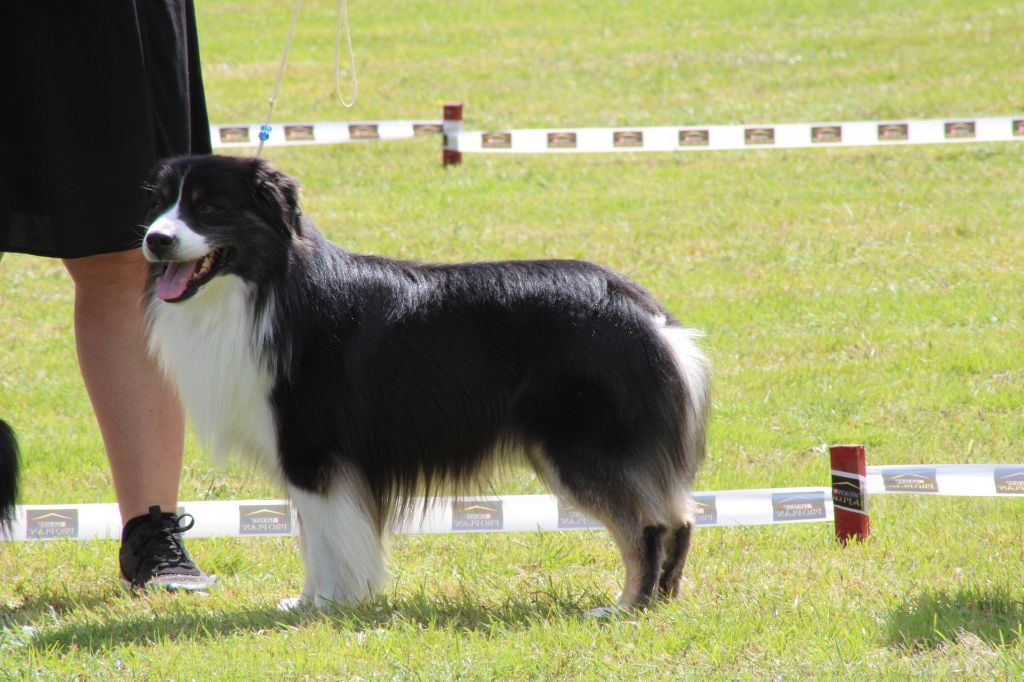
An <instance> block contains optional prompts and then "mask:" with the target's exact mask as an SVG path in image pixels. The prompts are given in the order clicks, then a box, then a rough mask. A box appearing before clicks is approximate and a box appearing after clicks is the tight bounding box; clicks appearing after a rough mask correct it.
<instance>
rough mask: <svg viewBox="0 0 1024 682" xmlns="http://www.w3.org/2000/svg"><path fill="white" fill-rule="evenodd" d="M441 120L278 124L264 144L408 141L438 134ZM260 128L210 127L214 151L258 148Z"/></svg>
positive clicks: (248, 124) (258, 126) (249, 125)
mask: <svg viewBox="0 0 1024 682" xmlns="http://www.w3.org/2000/svg"><path fill="white" fill-rule="evenodd" d="M441 130H442V126H441V122H440V121H362V122H358V121H351V122H349V121H336V122H324V123H278V124H276V125H274V126H273V127H272V128H271V130H270V137H269V138H268V139H267V141H266V142H265V143H264V146H269V147H297V146H302V145H310V144H344V143H346V142H368V141H373V140H405V139H409V138H412V137H421V136H424V135H439V134H440V133H441ZM259 134H260V125H259V124H257V123H240V124H237V125H214V126H210V140H211V142H212V143H213V148H214V149H226V148H228V149H229V148H232V147H255V146H257V145H258V144H259Z"/></svg>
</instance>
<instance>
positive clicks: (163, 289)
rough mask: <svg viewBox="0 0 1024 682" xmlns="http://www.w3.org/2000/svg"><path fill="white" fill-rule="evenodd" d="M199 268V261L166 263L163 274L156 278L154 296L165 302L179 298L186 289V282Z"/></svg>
mask: <svg viewBox="0 0 1024 682" xmlns="http://www.w3.org/2000/svg"><path fill="white" fill-rule="evenodd" d="M198 267H199V261H198V260H193V261H188V262H185V263H168V264H167V269H166V270H164V274H162V275H160V276H159V277H157V278H156V295H157V296H159V297H160V298H161V299H163V300H165V301H173V300H175V299H177V298H181V296H182V294H184V293H185V289H187V288H188V281H189V280H190V279H192V274H193V273H194V272H195V271H196V268H198Z"/></svg>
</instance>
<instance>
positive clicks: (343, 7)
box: [256, 0, 359, 158]
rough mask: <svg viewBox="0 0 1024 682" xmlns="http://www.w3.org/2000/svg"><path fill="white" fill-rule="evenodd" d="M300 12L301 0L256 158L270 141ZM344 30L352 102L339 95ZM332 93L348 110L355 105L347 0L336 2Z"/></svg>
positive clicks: (355, 81) (356, 89) (297, 0)
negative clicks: (275, 108) (271, 122)
mask: <svg viewBox="0 0 1024 682" xmlns="http://www.w3.org/2000/svg"><path fill="white" fill-rule="evenodd" d="M301 10H302V0H295V12H294V13H293V14H292V24H291V26H290V27H289V28H288V39H287V40H286V41H285V44H284V54H282V55H281V65H280V66H278V67H277V81H276V82H275V83H274V92H273V94H271V95H270V99H268V100H267V118H266V120H265V121H264V122H263V125H261V126H260V134H259V138H260V144H259V147H258V148H257V149H256V158H260V157H261V156H262V155H263V143H264V142H266V141H267V140H269V139H270V131H271V126H270V119H271V118H273V116H274V104H275V103H276V102H277V93H278V91H280V89H281V80H282V79H283V78H284V65H285V64H286V63H287V61H288V51H289V50H291V49H292V41H293V40H294V39H295V25H296V24H297V23H298V21H299V12H300V11H301ZM343 26H344V29H345V39H346V42H347V44H348V62H349V73H351V74H352V100H351V101H345V97H344V95H342V94H341V77H340V68H339V67H340V62H341V32H342V27H343ZM334 92H335V93H336V94H337V96H338V100H339V101H340V102H341V103H342V105H343V106H345V107H346V108H348V109H351V108H352V107H354V106H355V104H356V99H357V98H358V97H359V80H358V78H357V77H356V58H355V54H354V53H353V52H352V32H351V31H350V30H349V27H348V0H338V8H337V32H336V33H335V38H334Z"/></svg>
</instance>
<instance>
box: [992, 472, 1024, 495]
mask: <svg viewBox="0 0 1024 682" xmlns="http://www.w3.org/2000/svg"><path fill="white" fill-rule="evenodd" d="M994 477H995V482H996V493H997V494H999V495H1024V467H1000V468H998V469H996V470H995V472H994Z"/></svg>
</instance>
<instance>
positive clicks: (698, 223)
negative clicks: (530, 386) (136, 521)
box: [0, 0, 1024, 680]
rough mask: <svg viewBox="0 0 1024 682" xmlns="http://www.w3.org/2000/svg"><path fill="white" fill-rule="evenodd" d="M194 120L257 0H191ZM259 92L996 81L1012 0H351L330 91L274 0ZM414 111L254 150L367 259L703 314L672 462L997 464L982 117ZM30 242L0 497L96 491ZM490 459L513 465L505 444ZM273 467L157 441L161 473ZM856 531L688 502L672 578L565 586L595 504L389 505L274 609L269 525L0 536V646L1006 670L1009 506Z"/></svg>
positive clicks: (66, 327)
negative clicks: (475, 141)
mask: <svg viewBox="0 0 1024 682" xmlns="http://www.w3.org/2000/svg"><path fill="white" fill-rule="evenodd" d="M200 5H201V6H200V7H199V20H200V31H201V40H202V47H203V58H204V60H205V61H204V67H205V77H206V83H207V89H208V98H209V105H210V110H211V118H212V119H213V121H214V122H219V123H232V122H250V121H257V120H261V119H262V117H263V114H264V102H265V98H266V97H267V96H268V95H269V92H270V90H271V88H272V85H273V77H274V74H275V71H276V65H277V60H278V59H279V57H280V50H281V48H282V47H283V39H284V36H285V33H286V31H287V22H288V20H289V19H290V12H291V9H292V7H291V5H290V3H287V2H278V3H270V2H246V3H240V2H236V3H229V2H213V1H212V0H211V1H210V2H203V3H200ZM305 5H306V8H305V10H304V14H303V18H302V21H301V23H300V27H299V31H298V34H297V36H298V37H297V41H296V44H295V46H294V47H293V50H292V55H291V61H290V62H289V66H288V71H287V74H286V79H285V82H284V85H283V87H282V91H281V95H280V99H279V103H278V105H277V110H276V121H279V122H284V121H300V120H301V121H317V120H344V119H351V120H374V119H396V118H418V119H419V118H436V117H438V116H439V113H440V106H441V103H442V101H444V100H446V99H447V100H461V101H463V102H464V103H465V105H466V117H467V121H466V123H467V126H468V127H470V128H483V129H492V128H502V127H527V126H568V125H580V126H596V125H615V124H630V125H659V124H676V123H679V124H695V123H766V122H767V123H771V122H790V121H810V120H853V119H874V118H924V117H945V116H951V117H959V116H964V115H1005V114H1010V113H1014V112H1017V111H1020V110H1021V95H1020V93H1021V92H1022V91H1024V89H1022V86H1024V82H1022V81H1024V78H1022V76H1021V75H1020V69H1019V65H1020V63H1021V58H1022V47H1021V42H1020V40H1019V36H1020V35H1021V33H1022V31H1024V8H1022V7H1021V6H1020V5H1019V4H1017V3H1011V2H971V3H967V2H927V1H923V0H917V1H908V2H904V3H898V4H896V5H894V4H892V3H886V2H869V1H864V2H856V3H841V4H839V5H836V4H835V3H825V2H810V1H803V2H795V1H794V2H777V3H770V4H768V3H755V2H731V3H727V4H722V3H714V2H709V1H707V0H699V1H694V2H689V3H661V4H659V3H633V4H628V3H627V4H622V3H614V2H605V1H595V2H580V3H539V2H528V3H521V2H519V3H513V2H506V1H504V0H502V1H499V2H494V3H489V4H487V6H486V7H484V6H482V5H479V4H478V3H477V4H472V3H467V4H460V5H455V6H439V5H430V4H423V3H411V2H406V1H405V0H400V1H399V2H394V3H388V4H387V6H386V7H371V6H369V5H360V4H359V3H353V4H352V7H351V19H352V30H353V37H354V42H355V47H356V56H357V59H358V63H359V78H360V100H359V102H358V104H357V106H356V108H355V110H353V111H347V110H344V109H342V108H341V106H340V105H339V104H338V103H337V102H336V100H335V99H334V98H333V81H332V78H331V73H330V69H331V63H332V59H333V57H332V50H333V14H332V13H333V5H334V3H330V2H325V1H320V2H312V1H309V0H307V2H306V3H305ZM439 146H440V143H439V141H438V140H436V139H417V140H412V141H408V142H396V143H375V144H365V145H350V146H344V147H308V148H303V149H291V150H279V149H270V150H268V154H267V155H268V156H269V157H270V158H271V159H272V160H273V161H274V162H275V163H277V164H278V165H279V166H280V167H281V168H282V169H283V170H285V171H287V172H289V173H291V174H293V175H295V176H297V177H298V178H299V179H300V180H301V181H302V183H303V185H304V200H305V208H306V211H307V213H308V214H309V215H310V216H311V217H313V219H314V220H316V221H317V222H318V224H319V225H320V226H321V228H322V229H323V230H324V231H325V232H326V233H327V234H328V235H329V236H330V237H331V238H332V239H333V240H335V241H336V242H338V243H339V244H341V245H343V246H345V247H346V248H350V249H353V250H358V251H365V252H374V253H381V254H386V255H391V256H397V257H403V258H415V259H423V260H442V261H454V260H464V259H493V258H528V257H576V258H587V259H590V260H596V261H599V262H602V263H605V264H607V265H610V266H612V267H615V268H617V269H618V270H620V271H622V272H623V273H625V274H627V275H629V276H630V277H633V278H634V279H636V280H638V281H640V282H641V283H643V284H644V285H645V286H647V287H648V288H649V289H651V291H653V292H654V293H655V294H656V295H657V296H658V297H659V298H660V299H661V300H663V301H664V302H665V303H666V305H667V306H668V307H669V308H670V309H671V310H672V311H673V312H674V313H675V314H676V315H677V316H678V317H679V318H680V319H681V320H683V321H684V322H685V323H687V324H689V325H691V326H694V327H697V328H700V329H703V330H705V331H706V332H707V337H706V339H705V345H706V348H707V350H708V353H709V355H710V356H711V358H712V359H713V362H714V366H715V379H714V405H713V417H712V427H711V434H710V441H711V443H710V445H711V453H710V457H709V460H708V462H707V465H706V467H705V468H704V470H703V472H702V473H701V476H700V478H699V480H698V487H699V488H701V489H704V490H714V489H725V488H747V487H765V486H791V485H827V483H828V468H829V467H828V463H827V454H826V453H827V445H828V444H829V443H835V442H861V443H866V444H867V446H868V454H869V462H870V463H878V464H890V463H928V462H934V463H944V462H1014V461H1018V462H1019V461H1021V457H1020V452H1019V450H1020V447H1019V446H1020V443H1021V442H1024V415H1022V410H1021V404H1022V395H1024V352H1022V349H1021V339H1022V338H1024V334H1022V333H1024V317H1022V312H1021V300H1022V297H1024V285H1022V281H1024V280H1022V276H1021V273H1022V272H1024V224H1022V223H1024V221H1022V219H1021V206H1022V201H1024V200H1022V198H1021V193H1020V187H1021V186H1022V185H1024V169H1022V164H1021V152H1022V148H1021V147H1020V146H1018V145H1016V144H1012V143H1008V144H966V145H956V146H953V145H948V146H942V147H917V148H915V147H899V148H889V149H877V148H873V149H834V150H822V149H812V150H794V151H774V152H773V151H752V152H737V153H731V152H723V153H712V152H709V153H706V154H686V155H672V154H651V155H618V156H613V155H578V156H539V157H515V156H483V155H480V156H468V155H467V157H466V159H465V162H464V164H463V165H462V166H461V167H458V168H450V169H447V170H443V169H442V168H441V167H440V150H439ZM72 302H73V297H72V290H71V286H70V282H69V280H68V278H67V276H66V275H65V274H64V272H63V269H62V267H61V266H60V264H59V263H58V262H51V261H47V260H43V259H36V258H29V257H25V256H17V255H10V256H8V257H6V258H5V259H4V261H3V264H2V266H0V311H2V317H0V319H2V322H0V415H2V416H3V417H4V418H5V419H7V420H8V421H10V422H11V423H12V424H14V425H15V426H16V427H17V428H18V430H19V433H20V435H21V439H22V444H23V449H24V455H25V457H24V474H25V476H24V488H25V490H24V500H23V501H24V502H26V503H58V502H99V501H112V500H113V499H114V498H113V492H112V486H111V484H110V480H109V473H108V470H107V467H106V463H105V459H104V455H103V449H102V444H101V442H100V439H99V436H98V433H97V429H96V427H95V425H94V422H93V418H92V415H91V411H90V408H89V404H88V400H87V397H86V395H85V392H84V389H83V388H82V386H81V380H80V379H79V377H78V371H77V365H76V361H75V351H74V342H73V336H72V330H71V326H70V321H71V308H72ZM496 491H497V492H502V493H519V492H540V491H542V488H541V487H540V486H539V484H538V483H537V482H536V481H535V480H534V479H533V478H532V476H529V475H526V474H513V475H509V476H508V477H506V478H505V479H503V480H502V481H501V482H499V483H498V484H497V485H496ZM278 494H279V491H277V490H276V489H275V488H274V487H273V486H272V485H270V484H268V482H267V480H266V479H265V478H263V477H262V476H261V474H260V473H259V472H254V471H253V470H252V467H251V466H250V465H247V464H244V463H235V464H233V465H232V466H231V467H230V468H229V469H228V470H216V469H212V468H211V467H210V466H209V465H208V464H207V462H206V460H205V458H204V456H203V455H202V453H201V451H200V449H199V446H198V445H197V444H196V443H195V442H194V440H193V439H191V438H190V440H189V444H188V450H187V453H186V470H185V472H184V476H183V480H182V492H181V497H182V499H207V498H209V499H225V498H252V497H265V496H276V495H278ZM871 504H872V522H873V528H874V535H873V537H872V538H871V540H870V541H869V542H867V543H866V544H864V545H863V546H856V547H850V548H846V549H842V548H839V547H837V546H836V545H835V543H834V542H833V540H832V539H831V533H832V531H831V529H830V528H829V526H828V525H827V524H811V525H801V526H794V527H778V526H770V527H761V528H736V529H717V528H715V529H703V530H702V531H701V532H699V533H698V535H697V538H696V541H695V545H694V549H693V552H692V553H691V559H690V563H689V569H688V576H689V580H688V582H687V586H686V590H685V594H684V596H683V598H682V599H681V600H680V601H678V602H675V603H672V604H668V605H663V606H661V607H659V608H657V609H654V610H652V611H650V612H647V613H640V614H634V615H631V616H626V617H619V618H616V619H612V620H610V621H608V622H596V621H592V620H588V619H584V618H582V617H581V614H582V613H583V612H584V611H585V610H587V609H589V608H592V607H594V606H599V605H604V604H608V603H610V602H611V601H613V600H614V598H615V595H616V594H617V591H618V589H619V585H620V581H621V569H620V566H619V561H618V557H617V555H616V552H615V549H614V547H613V545H612V544H611V542H610V540H609V539H608V537H607V536H606V535H605V534H603V533H594V532H576V533H553V534H541V533H532V534H514V535H477V536H470V535H458V536H430V537H426V536H402V537H398V538H396V539H395V540H394V542H393V548H392V559H393V572H394V580H393V581H392V582H391V583H390V585H389V586H388V588H387V590H386V592H385V593H384V594H383V595H382V596H381V597H380V598H379V599H377V600H376V601H374V602H372V603H370V604H365V605H361V606H358V607H354V608H348V609H339V610H336V611H332V612H329V613H324V614H313V613H291V614H284V613H280V612H278V611H277V610H276V609H275V607H274V605H275V603H276V601H277V600H278V599H280V598H282V597H287V596H292V595H294V594H297V593H298V590H299V588H300V587H301V582H302V571H301V566H300V562H299V559H298V553H297V548H296V546H295V543H294V542H293V541H291V540H285V539H245V540H241V539H218V540H213V539H211V540H192V541H190V542H189V546H190V548H191V550H192V552H193V554H194V555H195V556H196V558H197V559H198V560H199V562H200V564H201V565H202V566H203V567H204V568H205V569H206V570H208V571H210V572H215V573H217V574H218V575H219V576H220V582H221V587H220V588H219V589H218V590H217V591H216V592H214V593H213V594H212V595H211V596H209V597H207V598H189V597H176V596H167V595H153V596H150V597H146V598H138V597H132V596H130V595H128V594H126V593H125V592H124V591H122V590H121V589H120V587H119V586H118V584H117V579H116V577H117V567H116V551H117V546H116V543H113V542H48V543H19V544H4V545H0V576H2V578H0V619H2V622H3V626H4V629H3V630H2V631H0V678H2V677H5V676H6V677H10V678H15V679H17V678H23V677H29V678H31V677H41V678H67V677H74V676H79V675H80V676H82V677H89V678H92V679H96V678H99V679H103V678H129V679H136V678H139V679H178V680H183V679H209V678H213V677H219V678H225V679H317V678H320V679H333V678H341V679H349V678H353V679H360V678H399V679H408V678H422V679H446V678H459V679H498V678H509V679H578V678H584V679H616V678H618V679H633V678H650V679H663V678H668V677H680V678H686V677H689V678H693V679H708V678H712V679H718V678H728V679H735V678H754V679H765V678H835V677H839V678H850V679H863V678H904V677H910V676H922V677H925V676H926V677H950V676H953V675H956V674H963V675H967V676H970V677H982V678H997V679H998V678H1004V679H1016V678H1019V677H1020V676H1021V675H1024V629H1022V628H1024V626H1022V622H1024V587H1022V585H1021V581H1020V578H1019V576H1020V574H1021V571H1022V569H1024V504H1022V503H1021V501H1019V500H1013V499H1010V500H1007V499H997V500H991V499H957V498H935V497H931V498H929V497H896V496H891V497H875V498H872V501H871Z"/></svg>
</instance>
